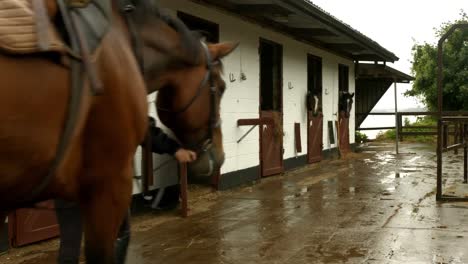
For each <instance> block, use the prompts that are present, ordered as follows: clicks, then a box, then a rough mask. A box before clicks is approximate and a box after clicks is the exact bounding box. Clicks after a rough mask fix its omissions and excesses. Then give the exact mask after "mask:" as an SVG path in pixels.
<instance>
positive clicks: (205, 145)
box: [157, 42, 221, 155]
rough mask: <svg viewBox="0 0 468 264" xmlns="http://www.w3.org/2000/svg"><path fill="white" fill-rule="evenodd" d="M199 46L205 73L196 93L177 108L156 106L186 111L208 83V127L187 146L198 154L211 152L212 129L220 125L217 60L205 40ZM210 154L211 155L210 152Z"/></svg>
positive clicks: (177, 113) (181, 111) (169, 111)
mask: <svg viewBox="0 0 468 264" xmlns="http://www.w3.org/2000/svg"><path fill="white" fill-rule="evenodd" d="M201 46H202V48H203V51H204V53H205V58H206V70H207V71H206V74H205V76H204V78H203V80H202V82H201V83H200V85H199V86H198V89H197V92H196V94H195V95H194V96H193V97H192V98H191V99H190V101H189V102H188V103H187V104H186V105H185V106H184V107H182V108H180V109H178V110H171V109H168V108H163V107H157V109H158V110H159V111H163V112H166V113H170V114H175V115H180V114H182V113H184V112H186V111H187V110H188V109H189V108H190V107H191V106H192V105H193V104H194V103H195V101H196V100H197V99H198V98H200V96H201V94H202V91H203V89H204V87H205V86H206V85H207V83H208V84H209V89H210V117H209V129H208V131H207V133H206V136H205V137H203V138H202V140H200V141H199V142H198V143H196V144H193V145H191V146H189V148H190V149H192V150H194V151H195V152H197V153H198V154H200V153H204V152H209V153H210V152H211V151H210V149H211V148H212V143H213V129H215V128H218V127H220V125H221V122H220V120H218V119H217V115H216V96H217V94H218V93H217V91H218V89H217V87H216V85H215V83H214V79H213V76H212V74H213V67H214V66H215V65H216V64H217V63H219V62H217V61H213V60H212V57H211V54H210V52H209V50H208V46H207V45H206V43H205V42H201ZM210 155H212V154H211V153H210Z"/></svg>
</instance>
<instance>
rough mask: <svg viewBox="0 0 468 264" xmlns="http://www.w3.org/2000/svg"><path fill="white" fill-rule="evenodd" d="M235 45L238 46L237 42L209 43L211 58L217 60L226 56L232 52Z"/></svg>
mask: <svg viewBox="0 0 468 264" xmlns="http://www.w3.org/2000/svg"><path fill="white" fill-rule="evenodd" d="M237 46H239V42H235V43H234V42H223V43H217V44H210V45H209V47H210V51H211V55H212V56H213V60H219V59H222V58H224V57H226V56H227V55H229V54H230V53H231V52H233V51H234V50H235V49H236V48H237Z"/></svg>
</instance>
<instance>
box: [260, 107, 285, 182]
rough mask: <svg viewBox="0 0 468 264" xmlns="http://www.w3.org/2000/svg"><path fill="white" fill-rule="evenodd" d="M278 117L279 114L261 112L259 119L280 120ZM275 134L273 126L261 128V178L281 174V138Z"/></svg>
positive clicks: (265, 125)
mask: <svg viewBox="0 0 468 264" xmlns="http://www.w3.org/2000/svg"><path fill="white" fill-rule="evenodd" d="M280 115H281V113H280V112H274V111H262V113H261V118H280V117H279V116H280ZM276 133H277V131H276V132H275V127H274V125H273V124H268V125H267V124H264V125H263V126H262V128H261V139H262V155H261V156H262V157H261V158H262V176H263V177H265V176H270V175H275V174H278V173H281V172H283V140H282V138H283V136H282V135H277V134H276Z"/></svg>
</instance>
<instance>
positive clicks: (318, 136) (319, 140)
mask: <svg viewBox="0 0 468 264" xmlns="http://www.w3.org/2000/svg"><path fill="white" fill-rule="evenodd" d="M307 123H308V126H307V135H308V140H307V145H308V152H307V160H308V162H309V163H315V162H319V161H321V160H322V159H323V156H322V148H323V115H322V114H321V113H320V114H318V115H316V116H314V115H313V114H312V111H308V118H307Z"/></svg>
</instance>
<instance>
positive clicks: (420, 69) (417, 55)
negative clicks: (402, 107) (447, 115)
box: [405, 11, 468, 111]
mask: <svg viewBox="0 0 468 264" xmlns="http://www.w3.org/2000/svg"><path fill="white" fill-rule="evenodd" d="M460 15H461V18H460V19H458V20H456V21H455V22H453V23H444V24H442V25H441V27H440V29H438V30H436V36H437V39H439V38H440V37H441V36H442V35H443V34H444V33H445V32H447V30H448V29H449V28H450V27H451V26H452V25H453V24H455V23H468V16H467V14H466V13H465V12H464V11H461V12H460ZM412 55H413V62H412V63H413V65H412V69H411V71H412V74H413V75H414V77H415V80H414V82H413V87H412V89H411V90H408V91H407V92H406V93H405V95H406V96H415V97H418V98H420V99H422V100H423V102H424V103H425V104H426V105H427V107H428V108H429V109H430V110H433V111H434V110H437V44H430V43H424V44H415V45H414V46H413V48H412ZM443 61H444V79H443V98H444V100H443V106H444V107H443V108H444V109H443V110H447V111H457V110H465V111H468V31H467V30H465V31H462V30H456V31H455V32H454V33H453V34H452V35H451V36H450V37H449V38H448V39H447V41H446V42H445V43H444V53H443Z"/></svg>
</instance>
